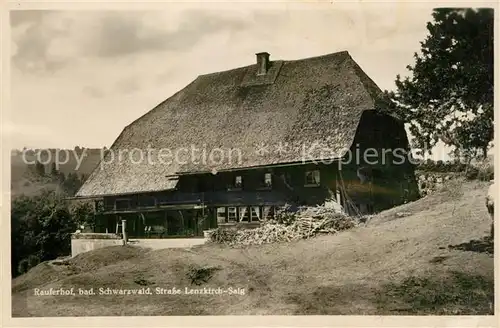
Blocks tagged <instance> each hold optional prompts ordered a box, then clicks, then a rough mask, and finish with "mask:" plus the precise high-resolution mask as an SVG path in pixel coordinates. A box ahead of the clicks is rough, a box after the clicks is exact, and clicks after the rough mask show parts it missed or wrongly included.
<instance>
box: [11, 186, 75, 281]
mask: <svg viewBox="0 0 500 328" xmlns="http://www.w3.org/2000/svg"><path fill="white" fill-rule="evenodd" d="M75 230H76V222H75V219H74V218H73V217H72V216H71V215H70V212H69V210H68V206H67V204H66V202H65V201H64V199H62V198H61V197H60V196H59V195H58V194H56V193H55V192H53V191H45V192H43V193H42V194H41V195H38V196H35V197H26V196H21V197H19V198H16V199H14V200H13V202H12V206H11V252H12V253H11V257H12V258H11V263H12V270H13V272H12V274H13V275H17V274H19V273H23V272H26V271H27V270H28V269H30V268H31V267H32V266H34V265H36V264H38V263H39V262H41V261H47V260H50V259H54V258H57V257H58V256H61V255H68V254H70V253H71V233H72V232H74V231H75ZM16 269H17V270H19V271H18V272H16V271H15V270H16Z"/></svg>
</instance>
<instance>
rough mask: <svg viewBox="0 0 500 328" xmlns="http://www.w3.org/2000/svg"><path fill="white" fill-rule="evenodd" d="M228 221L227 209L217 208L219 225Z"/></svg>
mask: <svg viewBox="0 0 500 328" xmlns="http://www.w3.org/2000/svg"><path fill="white" fill-rule="evenodd" d="M226 221H227V213H226V208H225V207H218V208H217V223H226Z"/></svg>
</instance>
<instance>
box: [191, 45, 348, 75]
mask: <svg viewBox="0 0 500 328" xmlns="http://www.w3.org/2000/svg"><path fill="white" fill-rule="evenodd" d="M339 55H347V56H349V57H350V55H349V51H347V50H342V51H337V52H332V53H329V54H326V55H319V56H312V57H307V58H299V59H275V60H271V62H275V63H278V62H283V63H289V62H300V61H306V60H311V59H322V58H327V57H333V56H339ZM255 65H257V63H254V64H250V65H244V66H240V67H234V68H230V69H225V70H222V71H216V72H211V73H205V74H200V75H198V76H197V78H199V77H207V76H212V75H216V74H220V73H225V72H231V71H235V70H239V69H248V68H250V67H253V66H255Z"/></svg>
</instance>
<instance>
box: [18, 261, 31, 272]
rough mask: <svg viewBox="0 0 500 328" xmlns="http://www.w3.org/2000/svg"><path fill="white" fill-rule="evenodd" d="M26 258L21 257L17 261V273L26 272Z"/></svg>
mask: <svg viewBox="0 0 500 328" xmlns="http://www.w3.org/2000/svg"><path fill="white" fill-rule="evenodd" d="M28 267H29V265H28V260H27V259H22V260H21V261H19V264H18V265H17V273H18V274H23V273H26V272H28Z"/></svg>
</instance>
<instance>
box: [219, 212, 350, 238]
mask: <svg viewBox="0 0 500 328" xmlns="http://www.w3.org/2000/svg"><path fill="white" fill-rule="evenodd" d="M290 216H292V217H293V219H292V220H287V223H279V222H278V221H277V220H273V221H266V222H263V223H262V224H261V226H260V227H258V228H255V229H243V230H236V231H233V232H232V233H228V232H227V231H226V232H222V231H220V232H215V233H214V234H212V241H215V242H219V243H224V244H228V245H231V246H237V245H240V246H245V245H260V244H268V243H280V242H290V241H295V240H299V239H307V238H311V237H313V236H316V235H317V234H333V233H337V232H339V231H342V230H347V229H351V228H353V227H355V226H356V225H357V224H358V221H359V220H358V219H356V218H354V217H349V216H347V215H346V214H344V213H339V212H338V211H336V209H334V208H325V207H320V206H318V207H313V208H302V209H300V210H299V211H297V212H294V213H293V214H290V213H288V214H287V217H288V218H289V217H290ZM218 230H219V229H218Z"/></svg>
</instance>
